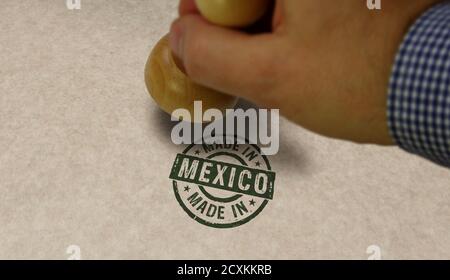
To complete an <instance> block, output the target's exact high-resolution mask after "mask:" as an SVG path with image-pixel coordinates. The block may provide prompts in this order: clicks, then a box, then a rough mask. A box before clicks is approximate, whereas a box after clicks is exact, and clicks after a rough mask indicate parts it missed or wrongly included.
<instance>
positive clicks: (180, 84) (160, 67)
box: [145, 35, 237, 116]
mask: <svg viewBox="0 0 450 280" xmlns="http://www.w3.org/2000/svg"><path fill="white" fill-rule="evenodd" d="M145 83H146V85H147V89H148V91H149V92H150V95H151V96H152V97H153V99H154V100H155V102H156V103H157V104H158V105H159V106H160V107H161V109H162V110H164V111H165V112H167V113H169V114H171V113H172V112H173V111H174V110H176V109H180V108H182V109H187V110H188V111H189V112H190V113H191V116H194V101H202V102H203V104H202V106H203V111H205V110H208V109H211V108H215V109H219V110H221V111H222V112H224V111H225V110H226V109H231V108H233V107H234V106H235V105H236V103H237V98H235V97H233V96H229V95H226V94H223V93H220V92H218V91H215V90H212V89H209V88H206V87H204V86H201V85H198V84H196V83H194V82H193V81H192V80H191V79H189V78H188V77H187V76H186V74H185V73H183V71H181V70H180V68H179V67H178V65H177V63H176V62H175V60H174V59H173V56H172V52H171V50H170V47H169V40H168V36H167V35H166V36H164V37H163V38H162V39H161V40H160V41H159V42H158V44H157V45H156V46H155V48H154V49H153V51H152V53H151V54H150V57H149V59H148V61H147V65H146V67H145Z"/></svg>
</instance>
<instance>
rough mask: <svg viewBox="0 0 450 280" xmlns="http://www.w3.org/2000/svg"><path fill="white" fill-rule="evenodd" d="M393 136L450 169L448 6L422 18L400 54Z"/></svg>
mask: <svg viewBox="0 0 450 280" xmlns="http://www.w3.org/2000/svg"><path fill="white" fill-rule="evenodd" d="M388 120H389V128H390V132H391V135H392V137H393V138H394V139H395V141H396V143H397V144H398V145H399V146H400V147H401V148H403V149H404V150H406V151H408V152H411V153H414V154H417V155H420V156H423V157H426V158H428V159H430V160H432V161H434V162H436V163H438V164H441V165H444V166H447V167H450V2H449V1H445V2H444V3H442V4H439V5H437V6H435V7H433V8H431V9H430V10H428V11H427V12H426V13H425V14H423V15H422V16H421V17H420V18H419V19H418V20H417V21H416V22H415V23H414V25H413V26H412V27H411V29H410V30H409V32H408V34H407V35H406V37H405V39H404V41H403V43H402V45H401V47H400V50H399V52H398V54H397V57H396V60H395V64H394V68H393V72H392V76H391V80H390V85H389V98H388Z"/></svg>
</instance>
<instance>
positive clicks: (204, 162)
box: [170, 144, 275, 228]
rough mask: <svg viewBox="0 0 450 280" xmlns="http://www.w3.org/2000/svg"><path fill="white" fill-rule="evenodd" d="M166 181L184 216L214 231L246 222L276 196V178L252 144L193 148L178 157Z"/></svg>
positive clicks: (195, 146)
mask: <svg viewBox="0 0 450 280" xmlns="http://www.w3.org/2000/svg"><path fill="white" fill-rule="evenodd" d="M170 179H172V180H173V190H174V192H175V196H176V198H177V200H178V202H179V203H180V205H181V207H182V208H183V209H184V211H186V213H187V214H188V215H189V216H190V217H191V218H192V219H194V220H196V221H197V222H199V223H201V224H203V225H206V226H210V227H215V228H233V227H237V226H240V225H243V224H245V223H247V222H249V221H250V220H252V219H253V218H255V217H256V216H258V215H259V214H260V213H261V211H262V210H263V209H264V208H265V207H266V205H267V204H268V203H269V201H270V200H272V199H273V196H274V183H275V172H273V171H272V170H271V166H270V163H269V161H268V159H267V157H266V156H265V155H263V154H261V150H260V149H259V147H258V146H256V145H251V144H213V145H207V144H202V145H195V144H192V145H190V146H189V147H187V148H186V149H185V150H184V151H183V153H181V154H178V155H177V157H176V159H175V162H174V164H173V167H172V170H171V173H170Z"/></svg>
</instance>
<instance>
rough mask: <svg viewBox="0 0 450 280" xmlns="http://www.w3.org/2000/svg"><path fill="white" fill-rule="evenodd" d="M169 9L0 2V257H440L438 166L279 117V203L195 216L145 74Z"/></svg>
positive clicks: (85, 0) (449, 179)
mask: <svg viewBox="0 0 450 280" xmlns="http://www.w3.org/2000/svg"><path fill="white" fill-rule="evenodd" d="M176 7H177V1H176V0H170V1H168V0H133V1H132V0H127V1H124V0H114V1H106V0H82V9H81V10H78V11H70V10H68V9H67V8H66V6H65V1H64V0H2V1H1V3H0V46H1V47H0V258H7V259H26V258H32V259H43V258H50V259H66V258H68V257H69V255H68V254H66V248H67V247H68V246H69V245H72V244H75V245H77V246H79V247H80V248H81V256H82V258H83V259H115V258H119V259H247V258H251V259H317V258H327V259H328V258H333V259H334V258H338V259H347V258H351V259H367V258H368V254H366V248H367V247H368V246H369V245H372V244H375V245H378V246H380V248H381V250H382V252H381V254H382V258H384V259H403V258H408V259H417V258H427V259H428V258H431V259H439V258H450V233H449V230H450V172H449V170H447V169H444V168H441V167H438V166H436V165H434V164H432V163H429V162H427V161H425V160H422V159H420V158H418V157H415V156H411V155H409V154H406V153H404V152H402V151H400V150H399V149H397V148H379V147H372V146H357V145H353V144H349V143H345V142H341V141H334V140H328V139H325V138H322V137H319V136H316V135H313V134H311V133H309V132H307V131H305V130H303V129H301V128H299V127H297V126H295V125H293V124H291V123H289V122H287V121H285V120H283V121H282V122H281V150H280V153H279V154H278V155H277V156H273V157H270V160H271V163H272V166H273V168H274V170H275V171H276V172H277V180H276V189H275V199H274V200H273V201H272V202H271V203H270V204H269V205H268V207H267V208H266V209H265V210H264V211H263V212H262V213H261V214H260V215H259V216H258V217H257V218H256V219H255V220H253V221H252V222H250V223H249V224H246V225H244V226H242V227H240V228H237V229H232V230H218V229H213V228H208V227H205V226H202V225H200V224H198V223H196V222H194V221H193V220H191V219H190V218H189V217H188V216H187V214H186V213H184V212H183V210H182V209H181V207H180V206H179V205H178V203H177V201H176V199H175V197H174V194H173V191H172V188H171V182H170V180H169V179H168V176H169V172H170V167H171V164H172V161H173V160H174V159H175V156H176V154H177V153H178V152H180V151H181V150H182V147H177V146H175V145H173V144H171V142H170V138H169V133H170V126H171V125H170V122H169V120H168V118H167V116H165V115H164V114H163V113H161V112H160V111H159V110H158V108H157V107H156V106H155V104H154V103H153V101H152V100H151V99H150V97H149V95H148V94H147V92H146V89H145V85H144V80H143V68H144V65H145V61H146V59H147V56H148V54H149V52H150V50H151V48H152V47H153V45H154V44H155V43H156V42H157V40H159V38H160V37H161V36H163V35H164V34H165V33H166V32H167V31H168V28H169V25H170V23H171V21H172V19H174V17H175V16H176V9H177V8H176Z"/></svg>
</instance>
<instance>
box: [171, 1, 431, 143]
mask: <svg viewBox="0 0 450 280" xmlns="http://www.w3.org/2000/svg"><path fill="white" fill-rule="evenodd" d="M436 2H439V1H438V0H416V1H411V0H395V1H383V8H382V10H381V11H371V10H369V9H368V8H367V6H366V1H363V0H346V1H331V0H277V2H276V10H275V16H274V19H273V31H272V33H267V34H261V35H248V34H244V33H241V32H239V31H236V30H230V29H225V28H221V27H218V26H214V25H211V24H209V23H207V22H206V21H205V20H204V19H203V18H202V17H201V16H200V15H199V14H198V12H197V10H196V7H195V3H194V1H193V0H182V1H181V3H180V18H179V19H177V20H176V21H175V22H174V23H173V25H172V28H171V38H170V41H171V48H172V50H173V52H174V53H175V55H177V56H178V57H179V58H180V59H181V61H182V62H183V65H184V67H185V70H186V73H187V74H188V75H189V76H190V77H191V78H192V79H193V80H194V81H195V82H197V83H200V84H203V85H205V86H208V87H211V88H214V89H216V90H220V91H222V92H225V93H228V94H232V95H236V96H239V97H243V98H245V99H248V100H250V101H252V102H254V103H256V104H258V105H260V106H264V107H269V108H279V109H280V112H281V114H283V115H284V116H286V117H287V118H289V119H290V120H292V121H294V122H296V123H298V124H299V125H301V126H303V127H305V128H307V129H309V130H311V131H314V132H317V133H320V134H322V135H325V136H328V137H333V138H339V139H345V140H350V141H354V142H358V143H374V144H382V145H389V144H392V143H393V140H392V138H391V136H390V135H389V129H388V124H387V116H386V114H387V113H386V111H387V108H386V106H387V90H388V83H389V77H390V74H391V68H392V65H393V62H394V58H395V54H396V52H397V50H398V48H399V46H400V44H401V41H402V38H403V36H404V34H405V33H406V31H407V29H408V27H409V26H410V25H411V24H412V23H413V21H414V19H415V18H417V17H418V16H419V15H420V14H421V13H422V12H423V11H424V10H426V9H427V8H428V7H429V6H430V5H432V4H434V3H436Z"/></svg>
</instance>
